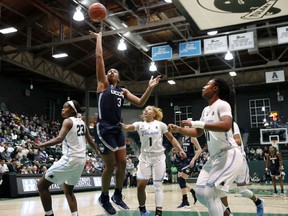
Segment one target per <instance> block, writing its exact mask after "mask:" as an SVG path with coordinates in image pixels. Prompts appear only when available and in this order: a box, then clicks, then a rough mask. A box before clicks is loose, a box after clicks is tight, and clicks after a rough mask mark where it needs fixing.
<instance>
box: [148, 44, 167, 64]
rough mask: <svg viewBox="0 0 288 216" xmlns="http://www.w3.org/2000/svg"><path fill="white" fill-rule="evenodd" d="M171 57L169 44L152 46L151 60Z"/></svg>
mask: <svg viewBox="0 0 288 216" xmlns="http://www.w3.org/2000/svg"><path fill="white" fill-rule="evenodd" d="M171 58H172V48H171V46H169V45H164V46H156V47H152V60H153V61H160V60H167V59H171Z"/></svg>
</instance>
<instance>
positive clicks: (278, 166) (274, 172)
mask: <svg viewBox="0 0 288 216" xmlns="http://www.w3.org/2000/svg"><path fill="white" fill-rule="evenodd" d="M268 170H269V171H270V175H271V178H272V185H273V188H274V195H275V196H276V195H277V192H278V191H277V187H276V178H277V179H278V180H279V183H280V189H281V194H280V195H281V196H284V186H283V180H282V176H281V171H282V170H283V160H282V156H281V154H280V153H279V151H277V150H276V148H274V147H273V146H272V145H271V146H269V154H268V155H267V157H266V171H268Z"/></svg>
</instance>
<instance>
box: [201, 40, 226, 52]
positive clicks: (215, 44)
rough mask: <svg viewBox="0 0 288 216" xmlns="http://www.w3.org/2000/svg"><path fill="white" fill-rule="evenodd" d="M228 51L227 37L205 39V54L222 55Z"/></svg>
mask: <svg viewBox="0 0 288 216" xmlns="http://www.w3.org/2000/svg"><path fill="white" fill-rule="evenodd" d="M227 50H228V43H227V36H222V37H215V38H208V39H204V54H213V53H221V52H226V51H227Z"/></svg>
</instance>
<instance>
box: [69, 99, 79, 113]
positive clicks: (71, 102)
mask: <svg viewBox="0 0 288 216" xmlns="http://www.w3.org/2000/svg"><path fill="white" fill-rule="evenodd" d="M67 103H68V104H69V105H70V106H71V107H72V108H73V110H74V111H75V112H76V114H77V113H78V112H77V110H76V108H75V106H74V103H73V101H71V100H70V101H67Z"/></svg>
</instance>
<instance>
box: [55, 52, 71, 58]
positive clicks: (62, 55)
mask: <svg viewBox="0 0 288 216" xmlns="http://www.w3.org/2000/svg"><path fill="white" fill-rule="evenodd" d="M67 56H68V55H67V53H57V54H53V55H52V57H53V58H64V57H67Z"/></svg>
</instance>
